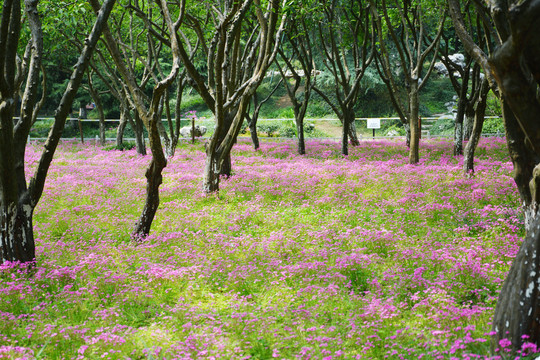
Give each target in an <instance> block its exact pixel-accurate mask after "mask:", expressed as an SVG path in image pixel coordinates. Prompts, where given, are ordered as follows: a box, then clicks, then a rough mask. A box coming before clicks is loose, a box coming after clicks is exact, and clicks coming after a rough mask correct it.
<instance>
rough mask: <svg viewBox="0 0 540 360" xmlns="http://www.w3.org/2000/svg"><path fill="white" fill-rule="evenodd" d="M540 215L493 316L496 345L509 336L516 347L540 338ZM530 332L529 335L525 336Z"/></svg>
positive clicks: (494, 344) (530, 231) (533, 223)
mask: <svg viewBox="0 0 540 360" xmlns="http://www.w3.org/2000/svg"><path fill="white" fill-rule="evenodd" d="M539 269H540V216H538V214H537V215H536V217H535V219H534V221H533V222H532V225H531V228H530V229H529V231H527V236H526V237H525V240H524V241H523V244H522V245H521V248H520V249H519V252H518V254H517V255H516V257H515V259H514V261H513V263H512V267H511V268H510V272H509V273H508V276H507V277H506V280H505V281H504V283H503V287H502V289H501V292H500V295H499V300H498V301H497V306H496V308H495V316H494V318H493V325H492V326H493V331H494V332H495V335H494V336H493V338H492V341H493V342H492V346H493V348H494V349H496V348H498V347H499V341H500V340H502V339H508V340H510V341H511V342H512V346H511V347H512V348H514V349H520V348H521V345H522V344H523V343H524V342H527V341H532V342H537V341H538V339H540V270H539ZM524 335H526V337H524Z"/></svg>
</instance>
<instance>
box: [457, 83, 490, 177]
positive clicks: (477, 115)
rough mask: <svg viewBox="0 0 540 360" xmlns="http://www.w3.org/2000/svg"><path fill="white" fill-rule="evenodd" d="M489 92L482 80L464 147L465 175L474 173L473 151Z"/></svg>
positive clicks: (477, 139)
mask: <svg viewBox="0 0 540 360" xmlns="http://www.w3.org/2000/svg"><path fill="white" fill-rule="evenodd" d="M488 93H489V83H488V81H487V80H486V79H484V80H483V81H482V85H481V89H480V95H479V97H478V100H477V102H476V104H475V112H474V122H473V128H472V132H471V135H470V137H469V142H468V143H467V146H466V147H465V153H464V158H463V171H464V173H465V175H466V176H470V175H472V174H474V153H475V151H476V148H477V147H478V142H479V141H480V137H481V135H482V128H483V127H484V117H485V115H486V105H487V94H488Z"/></svg>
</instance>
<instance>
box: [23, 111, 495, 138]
mask: <svg viewBox="0 0 540 360" xmlns="http://www.w3.org/2000/svg"><path fill="white" fill-rule="evenodd" d="M442 116H445V115H441V116H437V117H433V116H431V117H422V118H421V119H422V121H424V120H427V121H432V120H438V119H440V118H441V117H442ZM485 118H486V119H497V118H501V117H500V116H486V117H485ZM14 119H19V117H15V118H14ZM37 120H38V121H46V120H54V118H53V117H38V118H37ZM179 120H180V123H182V122H184V121H185V122H186V125H187V124H188V123H189V122H191V118H180V119H179ZM370 120H380V121H390V120H400V118H399V117H385V118H381V117H377V118H368V117H357V118H355V121H366V122H369V121H370ZM66 121H70V122H82V123H99V122H100V120H99V119H79V118H68V119H66ZM104 121H105V122H109V123H111V122H113V123H114V122H120V119H105V120H104ZM162 121H164V122H166V121H168V120H167V119H162ZM173 121H176V119H173ZM259 121H260V122H276V121H277V122H281V121H294V118H273V119H259ZM304 121H306V122H320V121H330V122H339V121H340V120H339V119H338V118H305V119H304ZM196 122H197V123H199V124H201V123H203V124H207V123H214V119H213V118H198V119H196ZM373 130H374V132H373V135H372V136H366V135H364V136H362V135H361V134H359V138H360V139H364V140H366V139H394V138H403V136H402V135H397V136H382V135H375V129H373ZM81 135H82V134H81ZM482 136H483V137H501V136H504V134H500V133H487V134H486V133H483V134H482ZM422 137H424V138H428V139H433V138H451V137H452V135H435V134H431V132H430V131H429V130H422ZM46 139H47V138H45V137H31V136H30V135H29V136H28V141H31V140H35V141H42V140H46ZM61 139H62V140H74V139H75V137H74V136H72V137H62V138H61ZM87 139H88V138H87ZM186 139H187V138H186ZM262 139H264V138H262ZM270 139H291V138H290V137H279V136H274V137H270ZM308 139H309V138H308ZM311 139H337V140H340V137H332V136H328V137H321V138H311ZM115 140H116V138H106V141H115ZM124 140H126V141H134V140H135V139H134V138H126V137H124ZM97 141H98V137H97V136H96V142H97Z"/></svg>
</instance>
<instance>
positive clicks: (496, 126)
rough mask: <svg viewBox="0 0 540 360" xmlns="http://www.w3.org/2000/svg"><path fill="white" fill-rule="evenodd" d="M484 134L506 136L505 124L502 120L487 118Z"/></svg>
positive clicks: (483, 128)
mask: <svg viewBox="0 0 540 360" xmlns="http://www.w3.org/2000/svg"><path fill="white" fill-rule="evenodd" d="M482 133H484V134H501V135H502V134H504V133H505V130H504V123H503V119H502V118H486V119H485V120H484V126H483V127H482Z"/></svg>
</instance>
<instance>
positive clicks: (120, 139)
mask: <svg viewBox="0 0 540 360" xmlns="http://www.w3.org/2000/svg"><path fill="white" fill-rule="evenodd" d="M127 111H128V110H127V109H125V108H124V107H121V110H120V123H119V124H118V128H116V148H117V149H121V148H122V145H123V144H124V130H125V129H126V125H127V123H128V120H127V119H128V116H129V114H127Z"/></svg>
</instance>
